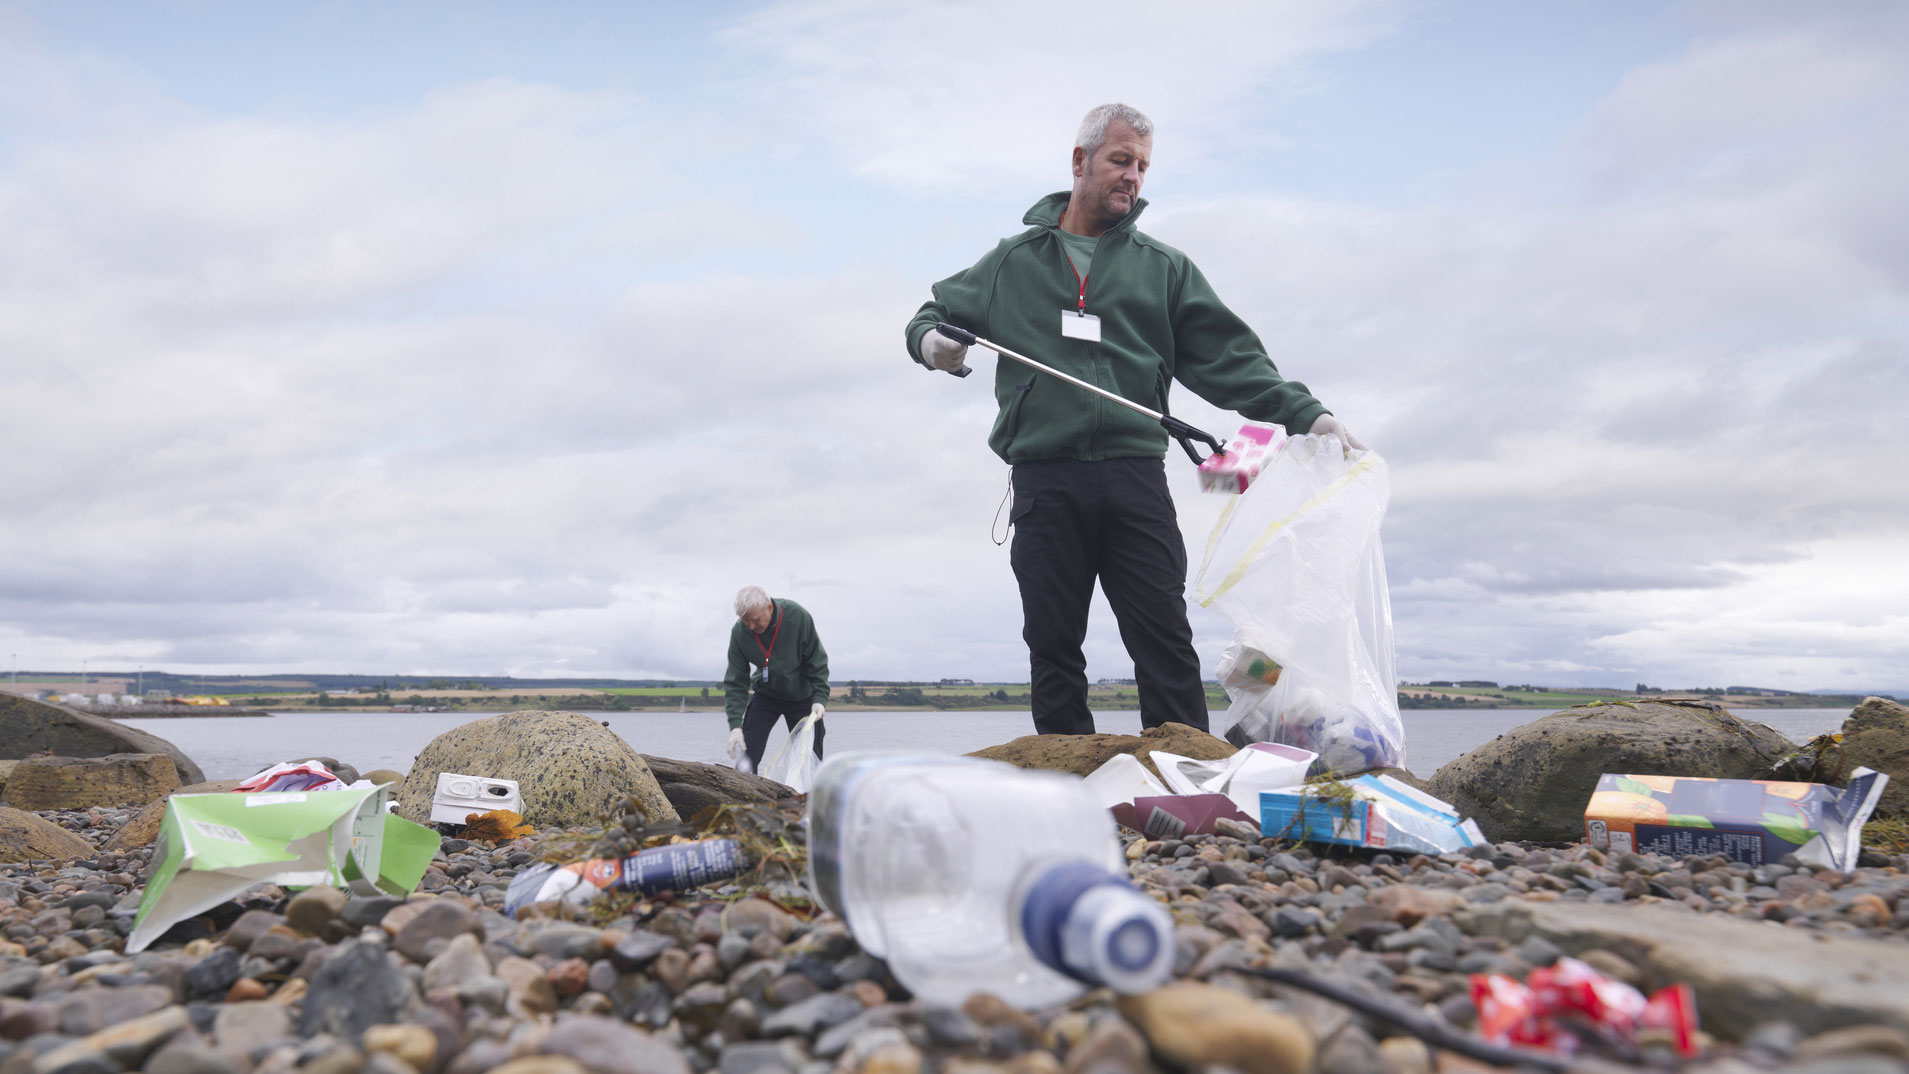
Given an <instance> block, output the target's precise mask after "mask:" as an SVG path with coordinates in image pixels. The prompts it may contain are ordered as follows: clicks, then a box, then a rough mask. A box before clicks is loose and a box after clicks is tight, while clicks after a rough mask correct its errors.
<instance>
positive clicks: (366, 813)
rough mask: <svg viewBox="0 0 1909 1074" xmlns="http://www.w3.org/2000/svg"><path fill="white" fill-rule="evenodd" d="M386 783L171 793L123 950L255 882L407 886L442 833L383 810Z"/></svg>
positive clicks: (376, 888) (364, 890)
mask: <svg viewBox="0 0 1909 1074" xmlns="http://www.w3.org/2000/svg"><path fill="white" fill-rule="evenodd" d="M388 786H389V785H386V786H371V785H369V784H366V785H365V786H362V787H349V788H345V789H343V790H332V791H274V792H263V793H257V794H175V795H173V796H172V797H171V798H169V799H167V801H166V813H165V816H164V818H163V819H162V820H161V821H160V825H159V838H158V840H157V841H156V842H155V843H154V845H153V858H152V860H153V867H152V875H151V878H150V879H149V880H147V882H146V890H145V893H144V894H143V895H142V896H141V897H140V900H139V913H138V915H137V916H136V917H134V919H133V930H132V933H131V934H130V935H128V936H127V937H126V952H127V953H128V954H134V953H137V952H139V951H142V950H144V949H145V948H146V946H147V945H149V944H151V943H152V942H153V941H154V940H157V939H158V938H159V937H160V936H161V935H162V934H164V933H165V931H166V930H167V929H169V928H171V927H172V926H173V925H174V924H176V923H177V922H180V921H183V920H185V919H186V918H189V917H192V916H193V915H195V914H199V913H203V912H205V911H206V910H209V909H211V908H212V907H214V906H217V905H219V904H220V903H222V902H225V901H226V900H228V899H231V898H234V897H236V896H238V895H239V894H241V893H242V892H244V891H245V890H246V889H248V888H251V887H253V886H255V885H258V884H278V885H280V886H282V887H288V888H301V887H311V886H313V885H316V884H331V885H335V886H337V887H341V888H349V889H350V890H352V891H354V892H357V893H360V894H366V895H370V894H380V893H382V894H389V895H407V894H409V893H410V892H411V890H412V889H413V888H415V887H417V884H418V881H419V880H420V879H421V878H422V877H423V876H424V870H425V869H426V868H428V867H429V866H430V864H431V858H432V856H433V855H435V854H436V853H437V849H438V836H437V833H436V832H434V831H432V830H431V829H429V828H426V827H424V826H423V825H420V824H413V823H412V822H410V821H408V820H405V819H404V818H402V817H399V816H396V815H394V814H391V813H388V812H386V810H385V802H386V799H387V797H388V795H389V789H388Z"/></svg>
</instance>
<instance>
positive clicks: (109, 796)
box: [6, 753, 179, 812]
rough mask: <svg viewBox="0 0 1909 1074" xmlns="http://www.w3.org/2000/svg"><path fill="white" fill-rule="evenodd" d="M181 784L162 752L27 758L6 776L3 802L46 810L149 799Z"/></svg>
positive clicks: (112, 804)
mask: <svg viewBox="0 0 1909 1074" xmlns="http://www.w3.org/2000/svg"><path fill="white" fill-rule="evenodd" d="M178 786H179V770H178V769H177V768H175V767H174V766H173V763H172V758H171V757H168V756H167V755H165V754H163V753H115V754H110V755H108V756H105V757H27V758H25V759H23V760H21V761H20V763H19V764H17V765H14V766H13V774H12V775H11V776H9V777H7V789H6V802H7V804H8V805H10V806H12V807H13V808H15V809H26V810H31V811H34V812H46V811H48V810H55V809H89V808H91V807H93V806H116V805H125V804H126V803H127V802H150V801H152V800H153V799H154V798H157V797H160V796H162V795H164V794H167V793H169V792H171V791H172V790H174V789H175V788H177V787H178Z"/></svg>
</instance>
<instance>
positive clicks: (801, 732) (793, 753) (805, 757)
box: [761, 705, 822, 794]
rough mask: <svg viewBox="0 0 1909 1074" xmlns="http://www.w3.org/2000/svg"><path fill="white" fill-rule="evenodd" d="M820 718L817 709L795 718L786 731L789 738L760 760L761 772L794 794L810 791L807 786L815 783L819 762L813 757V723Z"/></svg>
mask: <svg viewBox="0 0 1909 1074" xmlns="http://www.w3.org/2000/svg"><path fill="white" fill-rule="evenodd" d="M816 707H817V708H818V709H819V708H820V707H821V706H819V705H818V706H816ZM821 718H822V716H821V714H820V713H819V712H810V713H809V714H808V715H807V716H804V717H802V719H801V720H799V721H797V723H796V725H795V727H793V728H792V729H790V731H789V741H787V742H785V743H783V744H782V749H781V750H780V751H778V752H777V753H776V755H775V756H774V757H771V758H769V760H767V761H765V762H764V763H763V765H762V769H761V773H762V775H764V776H767V777H768V778H770V779H773V780H775V781H776V782H777V783H780V784H782V785H783V786H785V787H787V788H789V789H790V790H792V791H794V792H795V793H797V794H807V793H809V785H810V784H811V783H813V782H815V770H816V769H817V768H818V767H820V766H821V764H822V762H821V760H820V759H819V758H817V757H816V756H815V722H816V721H817V720H819V719H821Z"/></svg>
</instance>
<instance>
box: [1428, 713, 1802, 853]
mask: <svg viewBox="0 0 1909 1074" xmlns="http://www.w3.org/2000/svg"><path fill="white" fill-rule="evenodd" d="M1794 748H1795V747H1794V746H1793V745H1792V744H1791V743H1790V741H1789V740H1788V739H1786V738H1784V737H1783V736H1782V735H1780V734H1778V733H1777V732H1775V731H1773V730H1771V729H1770V728H1769V727H1767V726H1765V725H1763V724H1760V723H1755V722H1752V721H1749V720H1741V719H1738V718H1737V717H1736V716H1733V715H1731V714H1730V712H1729V711H1728V710H1726V709H1724V708H1723V707H1722V706H1720V705H1716V704H1713V703H1710V702H1689V701H1677V702H1673V701H1635V702H1632V701H1620V702H1616V703H1608V704H1595V703H1594V704H1591V705H1580V706H1578V707H1576V708H1569V709H1565V710H1564V711H1562V712H1554V713H1552V714H1551V715H1549V716H1545V717H1543V718H1541V719H1537V720H1533V721H1532V722H1530V723H1528V724H1525V725H1524V726H1522V727H1518V728H1514V729H1512V730H1510V731H1507V732H1505V733H1504V734H1502V735H1499V736H1498V737H1497V738H1495V739H1492V740H1491V741H1490V742H1487V743H1485V744H1484V745H1483V746H1480V747H1478V748H1477V749H1475V750H1473V751H1471V752H1470V753H1467V754H1465V755H1464V756H1462V757H1459V758H1458V759H1456V760H1454V761H1451V762H1449V763H1447V764H1446V765H1445V766H1444V767H1443V768H1440V769H1439V770H1438V772H1437V773H1436V774H1435V775H1433V776H1432V779H1431V791H1432V793H1433V794H1434V795H1437V796H1438V797H1439V798H1442V799H1444V800H1445V801H1447V802H1450V803H1451V804H1452V805H1453V806H1454V807H1456V808H1457V810H1458V812H1459V814H1460V815H1462V816H1467V817H1471V818H1472V819H1474V820H1476V821H1477V822H1478V827H1479V828H1480V829H1481V830H1483V831H1484V833H1485V835H1486V837H1487V838H1490V839H1492V840H1494V841H1497V840H1506V839H1533V840H1545V841H1558V840H1576V839H1582V838H1583V837H1584V806H1585V804H1586V803H1587V802H1589V801H1590V800H1591V792H1592V791H1593V790H1594V789H1595V788H1596V786H1597V778H1598V776H1600V775H1602V774H1604V773H1606V772H1618V773H1637V774H1645V775H1660V776H1707V777H1711V778H1715V779H1755V778H1760V777H1763V776H1765V775H1767V774H1768V773H1769V771H1770V766H1771V765H1773V764H1775V763H1776V762H1777V761H1778V760H1780V759H1781V758H1782V757H1783V756H1784V755H1785V754H1787V753H1789V752H1790V751H1791V750H1793V749H1794Z"/></svg>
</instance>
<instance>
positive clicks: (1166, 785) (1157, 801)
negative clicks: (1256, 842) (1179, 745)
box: [1082, 742, 1314, 839]
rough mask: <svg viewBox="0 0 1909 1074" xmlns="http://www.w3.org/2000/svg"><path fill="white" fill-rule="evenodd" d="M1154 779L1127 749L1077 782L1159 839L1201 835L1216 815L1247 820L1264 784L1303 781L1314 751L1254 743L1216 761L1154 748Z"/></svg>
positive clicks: (1135, 826) (1117, 816)
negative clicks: (1158, 770) (1156, 773)
mask: <svg viewBox="0 0 1909 1074" xmlns="http://www.w3.org/2000/svg"><path fill="white" fill-rule="evenodd" d="M1151 756H1152V758H1153V763H1154V765H1155V766H1156V767H1158V768H1159V769H1160V773H1161V776H1162V777H1164V779H1162V778H1156V777H1155V776H1154V774H1153V773H1152V772H1149V771H1147V768H1146V766H1145V765H1143V764H1141V763H1140V762H1139V761H1138V760H1137V759H1135V758H1134V757H1133V756H1132V755H1130V754H1124V753H1123V754H1117V755H1115V756H1113V757H1110V758H1108V759H1107V762H1106V763H1105V764H1103V765H1101V766H1100V767H1099V768H1096V769H1094V771H1093V772H1091V773H1089V774H1088V776H1087V777H1086V779H1084V780H1083V781H1082V782H1083V784H1084V785H1085V786H1086V787H1087V788H1088V789H1089V790H1090V791H1092V792H1093V794H1094V796H1095V797H1096V798H1097V799H1099V800H1100V801H1101V802H1102V803H1103V804H1104V805H1106V806H1108V807H1109V808H1111V809H1112V810H1113V813H1114V819H1115V820H1117V821H1119V822H1120V823H1121V824H1124V825H1126V826H1127V827H1129V828H1132V829H1134V830H1135V831H1141V832H1146V833H1147V834H1148V835H1151V836H1153V837H1155V838H1156V839H1160V838H1179V837H1181V836H1185V835H1204V834H1206V833H1208V832H1211V831H1213V830H1214V824H1215V822H1217V821H1220V820H1229V819H1230V820H1238V821H1243V822H1245V823H1247V824H1251V823H1253V814H1252V812H1251V810H1253V809H1254V808H1256V807H1257V805H1258V802H1259V794H1260V792H1261V791H1262V790H1265V789H1267V788H1269V787H1289V786H1292V785H1293V784H1296V783H1298V782H1299V781H1301V780H1303V779H1304V778H1305V776H1306V768H1307V766H1308V765H1310V764H1312V761H1313V757H1314V755H1313V754H1312V753H1309V752H1307V751H1306V750H1302V749H1299V748H1297V747H1294V746H1283V745H1280V744H1279V743H1276V742H1256V743H1254V744H1252V745H1250V746H1247V747H1245V748H1244V749H1241V750H1238V751H1237V752H1235V753H1233V754H1232V755H1231V756H1229V757H1225V758H1222V759H1220V760H1217V761H1199V760H1194V759H1193V758H1191V757H1182V756H1180V755H1179V754H1177V753H1167V752H1165V751H1164V750H1154V751H1153V753H1152V754H1151Z"/></svg>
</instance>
